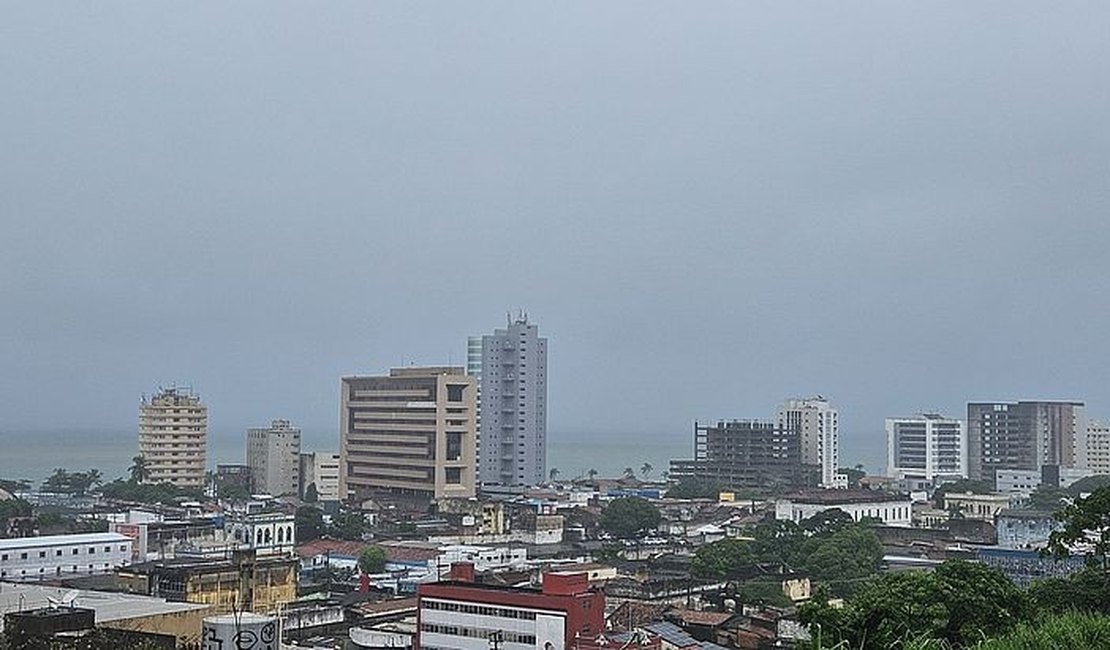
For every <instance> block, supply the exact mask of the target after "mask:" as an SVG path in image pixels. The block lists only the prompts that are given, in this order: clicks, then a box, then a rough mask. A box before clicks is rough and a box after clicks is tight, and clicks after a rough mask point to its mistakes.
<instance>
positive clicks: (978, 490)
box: [933, 478, 994, 509]
mask: <svg viewBox="0 0 1110 650" xmlns="http://www.w3.org/2000/svg"><path fill="white" fill-rule="evenodd" d="M993 491H994V486H992V485H991V484H990V481H973V480H971V479H967V478H962V479H960V480H958V481H952V482H950V483H944V484H943V485H941V486H940V487H938V488H937V489H936V491H935V492H933V505H934V506H936V507H937V508H941V509H943V508H944V495H945V494H963V493H964V492H971V493H972V494H990V493H991V492H993Z"/></svg>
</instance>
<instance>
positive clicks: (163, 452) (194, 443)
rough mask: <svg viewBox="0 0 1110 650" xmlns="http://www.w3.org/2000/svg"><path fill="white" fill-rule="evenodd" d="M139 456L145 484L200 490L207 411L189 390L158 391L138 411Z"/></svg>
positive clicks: (201, 486)
mask: <svg viewBox="0 0 1110 650" xmlns="http://www.w3.org/2000/svg"><path fill="white" fill-rule="evenodd" d="M139 455H141V456H142V457H143V465H144V467H145V469H146V478H145V479H144V482H146V483H172V484H174V485H176V486H178V487H185V488H203V487H204V469H205V466H206V463H207V459H208V407H207V406H205V405H204V404H203V403H201V401H200V397H199V396H198V395H197V394H196V393H193V392H192V390H190V389H189V388H181V387H173V388H162V389H159V391H158V393H157V394H155V395H154V396H152V397H150V398H147V397H146V396H145V395H144V396H143V401H142V404H141V405H140V407H139Z"/></svg>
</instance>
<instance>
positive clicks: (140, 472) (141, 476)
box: [127, 454, 150, 483]
mask: <svg viewBox="0 0 1110 650" xmlns="http://www.w3.org/2000/svg"><path fill="white" fill-rule="evenodd" d="M127 471H128V472H130V473H131V482H132V483H142V482H143V481H145V480H147V479H148V478H150V471H149V470H148V469H147V466H146V459H145V458H143V457H142V455H141V454H140V455H138V456H135V457H134V458H132V459H131V467H129V468H127Z"/></svg>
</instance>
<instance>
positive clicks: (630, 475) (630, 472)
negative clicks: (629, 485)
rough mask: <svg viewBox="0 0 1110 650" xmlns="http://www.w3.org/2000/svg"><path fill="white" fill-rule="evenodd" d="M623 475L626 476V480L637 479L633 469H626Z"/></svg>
mask: <svg viewBox="0 0 1110 650" xmlns="http://www.w3.org/2000/svg"><path fill="white" fill-rule="evenodd" d="M621 474H622V475H623V476H624V478H626V479H632V478H636V472H635V470H633V469H632V468H631V467H625V468H624V471H623V472H621Z"/></svg>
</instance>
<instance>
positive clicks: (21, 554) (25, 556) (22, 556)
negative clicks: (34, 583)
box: [19, 553, 27, 560]
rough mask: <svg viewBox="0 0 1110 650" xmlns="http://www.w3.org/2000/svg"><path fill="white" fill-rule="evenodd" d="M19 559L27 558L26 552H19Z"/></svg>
mask: <svg viewBox="0 0 1110 650" xmlns="http://www.w3.org/2000/svg"><path fill="white" fill-rule="evenodd" d="M19 559H21V560H26V559H27V554H26V553H20V554H19Z"/></svg>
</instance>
